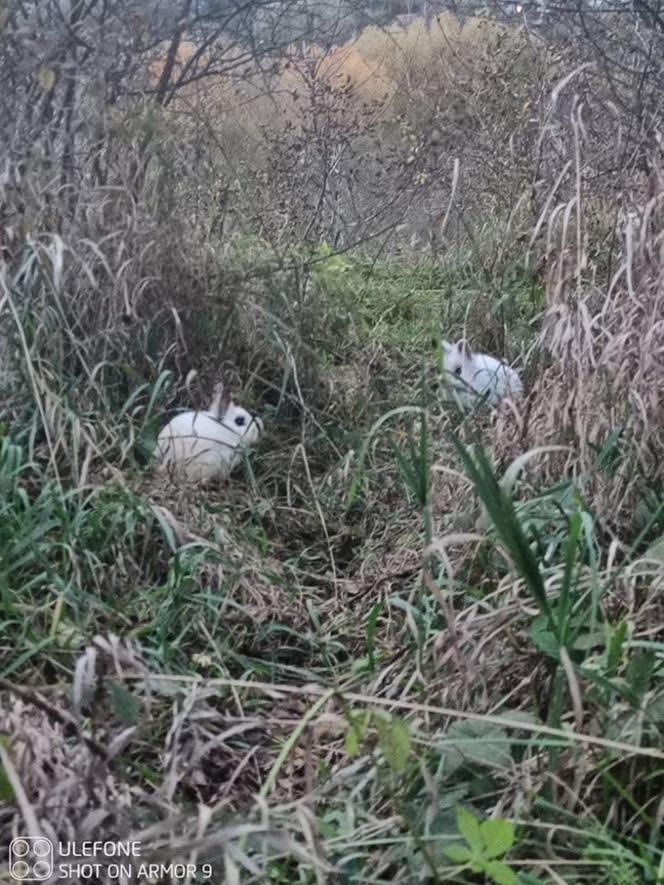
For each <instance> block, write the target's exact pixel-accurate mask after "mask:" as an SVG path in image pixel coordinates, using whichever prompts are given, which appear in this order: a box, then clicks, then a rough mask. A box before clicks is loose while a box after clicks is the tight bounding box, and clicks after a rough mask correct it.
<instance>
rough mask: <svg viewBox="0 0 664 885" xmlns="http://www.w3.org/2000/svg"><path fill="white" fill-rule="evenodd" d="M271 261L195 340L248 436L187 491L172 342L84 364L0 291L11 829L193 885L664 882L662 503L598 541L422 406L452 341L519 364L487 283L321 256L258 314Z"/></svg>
mask: <svg viewBox="0 0 664 885" xmlns="http://www.w3.org/2000/svg"><path fill="white" fill-rule="evenodd" d="M261 254H263V247H262V246H261V244H260V243H257V242H249V243H247V242H245V243H243V244H242V247H241V248H238V249H237V252H236V253H235V254H234V255H231V256H230V257H229V259H228V261H227V269H228V270H227V273H229V274H231V275H232V280H233V285H234V286H235V287H236V288H235V301H234V304H235V305H237V304H240V305H242V310H238V309H237V307H231V308H229V309H228V310H226V311H224V310H220V309H218V306H217V307H215V303H216V302H215V301H214V298H216V297H217V295H216V294H215V293H214V292H213V296H212V301H211V302H210V303H204V302H201V303H199V304H193V305H192V306H191V307H190V309H189V310H183V311H182V317H181V320H182V336H183V338H184V348H185V350H184V352H185V353H189V354H190V353H192V352H194V353H201V354H205V356H201V360H200V364H199V366H197V368H200V371H201V378H202V379H203V384H202V388H203V390H204V389H205V383H207V380H208V379H212V378H213V377H214V376H215V374H216V373H217V372H219V371H220V370H221V369H223V368H224V366H223V364H222V366H221V367H220V366H219V360H218V356H217V350H216V348H215V347H213V346H212V342H213V341H215V340H219V341H221V342H222V344H223V342H228V348H227V349H228V351H229V352H230V351H231V350H232V348H236V351H235V353H234V359H232V360H231V359H229V361H228V362H229V364H230V363H232V364H233V365H234V366H236V367H239V370H240V371H241V373H242V380H243V381H244V393H243V397H242V399H243V401H244V402H246V403H248V404H251V405H256V406H258V407H259V408H260V409H261V412H262V415H263V417H264V420H265V423H266V434H265V438H264V440H263V441H262V443H261V445H260V446H259V447H258V449H257V450H256V451H255V452H252V453H251V455H250V456H249V457H248V459H247V463H246V464H245V465H244V466H243V467H242V468H241V469H240V470H239V471H238V472H237V473H236V474H234V475H233V478H232V479H231V480H230V481H229V482H227V483H226V482H220V483H217V484H213V485H211V486H209V487H207V488H205V489H200V488H192V487H187V486H180V487H177V486H173V485H171V484H169V483H168V482H167V481H165V480H164V479H161V478H159V477H157V476H156V475H155V474H154V473H153V471H152V465H151V462H150V458H149V453H150V451H151V448H152V443H153V440H154V437H155V433H156V432H157V430H158V429H159V426H160V424H161V423H162V422H163V421H164V420H165V418H166V416H167V414H168V412H169V409H170V408H171V407H174V406H176V405H179V406H182V405H187V404H189V403H190V402H191V401H192V399H193V400H194V401H195V400H196V396H197V394H196V393H195V392H192V391H193V387H192V389H191V390H189V389H188V388H187V387H186V385H185V384H184V383H183V372H182V366H184V365H186V364H187V363H186V361H185V360H183V359H182V356H181V354H179V355H178V354H177V353H176V354H175V355H173V354H171V355H169V354H168V353H166V354H165V353H164V350H163V348H162V345H161V343H160V342H161V341H162V340H163V339H162V338H160V336H161V335H162V334H163V329H162V327H160V322H161V319H160V317H159V315H155V318H154V319H152V320H151V321H149V322H148V321H145V322H143V323H142V324H140V326H139V328H138V329H134V330H133V331H132V338H134V341H133V342H130V344H129V345H128V346H127V347H126V348H125V350H124V354H122V353H119V352H118V349H117V348H116V350H115V351H113V350H112V349H110V350H109V351H108V353H109V356H108V357H106V358H104V359H101V358H100V359H99V360H98V362H97V363H94V362H91V363H88V364H86V363H85V361H84V360H82V359H79V360H78V361H76V360H71V361H70V360H68V358H67V354H69V355H70V357H71V354H72V353H73V352H76V353H79V350H78V348H80V347H82V346H83V344H82V343H81V342H80V341H77V340H76V335H75V332H76V329H75V323H73V322H72V319H71V317H67V318H65V317H63V316H62V315H58V305H57V302H56V301H55V299H51V298H50V296H49V295H48V294H45V293H46V292H47V287H46V288H44V289H43V291H41V295H39V298H40V299H41V300H38V305H39V310H37V309H36V308H35V306H34V304H35V298H36V297H37V296H36V295H35V291H36V290H38V288H39V286H45V284H44V283H43V281H42V280H41V278H40V274H39V273H38V272H35V275H34V278H32V280H31V283H30V285H28V284H27V283H26V277H25V276H23V277H17V278H16V279H15V280H14V285H13V286H12V287H11V289H10V290H9V291H10V292H11V298H12V304H13V305H14V319H15V322H14V326H13V331H12V334H11V336H10V342H9V353H8V359H9V363H8V370H7V372H6V378H5V380H6V391H5V397H4V399H3V406H2V411H3V413H2V422H3V423H2V441H1V447H0V507H1V508H2V513H1V514H0V542H1V543H0V612H1V614H0V637H1V638H0V643H1V651H2V656H1V658H0V660H1V664H0V689H1V690H2V691H3V705H2V707H1V708H0V732H1V733H2V734H3V735H4V737H2V740H1V741H0V755H1V758H2V764H3V768H2V769H0V774H1V775H2V778H1V779H0V798H1V799H2V800H3V801H4V803H5V809H10V808H11V807H13V806H15V807H16V808H18V810H19V813H20V815H21V816H22V820H23V821H24V822H25V824H26V825H27V824H29V823H30V822H32V823H33V824H34V825H36V826H37V828H38V830H39V831H40V832H42V833H43V834H44V835H50V836H52V837H53V838H64V835H63V834H68V837H69V838H85V837H86V834H87V835H88V836H95V837H99V832H100V830H103V838H129V837H130V836H131V838H134V839H140V840H142V842H143V845H144V854H145V855H147V856H149V857H153V858H160V859H162V860H163V859H164V858H165V857H167V858H169V859H184V860H189V861H191V862H194V863H197V864H198V865H199V871H198V873H197V874H196V875H195V876H194V877H193V878H192V881H204V879H205V878H206V869H207V868H205V869H203V868H202V867H201V866H200V865H202V864H203V863H209V864H210V865H211V866H212V869H213V872H212V873H211V874H208V875H207V878H208V879H209V880H210V881H215V882H221V881H227V882H237V881H243V882H245V881H246V882H252V881H253V882H263V881H272V882H278V883H291V882H301V883H309V882H312V883H313V882H323V881H329V882H339V883H354V882H367V883H369V882H371V883H382V882H390V881H399V882H404V883H406V882H443V881H445V882H462V883H471V882H482V881H484V882H495V883H499V885H500V883H507V885H509V883H516V882H518V883H521V885H534V883H544V882H556V883H559V882H568V883H577V882H579V883H581V882H593V883H598V885H599V883H610V885H627V883H640V882H652V883H655V882H660V881H664V872H663V864H664V861H663V860H662V857H663V855H662V843H661V833H660V829H661V818H662V815H663V814H664V804H663V803H662V799H661V796H662V770H663V762H664V754H663V753H662V752H661V750H660V749H659V747H660V746H661V729H662V725H663V724H664V685H663V684H662V680H661V664H660V658H661V649H662V636H661V628H660V625H661V623H662V616H663V615H664V612H663V611H662V603H661V592H660V588H661V580H662V575H661V567H660V566H659V565H658V563H657V562H656V561H651V562H650V563H648V562H647V561H644V560H640V559H639V558H638V555H639V554H642V553H643V552H644V550H645V549H646V546H647V544H648V543H649V542H650V541H652V540H653V539H654V538H656V537H657V533H658V524H659V523H658V520H659V519H660V508H659V498H658V496H657V492H656V490H653V492H652V494H653V496H654V498H653V501H652V504H651V506H650V509H649V510H648V513H647V514H646V516H645V517H644V519H643V520H642V522H641V527H640V529H639V531H632V532H631V533H630V534H629V536H627V537H624V538H616V537H611V536H609V535H608V534H607V532H606V530H605V527H604V524H603V522H602V520H601V519H600V518H599V515H598V514H597V513H596V512H594V510H593V507H592V506H591V505H590V504H589V503H588V502H587V501H586V500H585V498H584V478H583V476H577V477H576V478H574V477H572V478H569V477H568V478H565V479H564V480H562V481H555V482H554V481H551V482H550V483H549V484H546V483H537V484H533V482H532V480H531V479H529V478H528V476H529V474H528V471H527V470H526V472H525V474H523V475H522V474H521V472H520V471H519V470H516V469H510V470H508V469H507V467H508V463H509V459H508V460H505V459H502V460H501V459H500V458H499V457H497V460H496V462H495V463H491V462H490V461H489V460H487V457H486V456H485V455H484V454H483V452H484V451H485V450H488V449H491V448H492V443H493V437H494V435H495V427H494V423H495V416H492V415H490V414H488V412H487V411H486V410H484V411H483V410H481V409H480V410H479V412H478V413H477V414H472V415H469V416H465V417H464V416H461V415H459V414H458V413H457V411H456V410H455V409H454V408H453V406H452V404H451V403H450V402H449V401H448V398H447V394H446V391H445V389H444V386H443V385H441V383H440V378H439V376H438V371H437V365H438V360H439V346H440V340H441V336H444V337H446V338H450V339H453V338H456V337H460V336H461V335H462V334H463V333H464V330H465V331H466V333H469V337H471V338H472V340H473V342H474V343H475V344H476V345H477V346H478V347H479V348H482V349H484V348H486V349H488V350H490V351H493V352H496V353H501V354H505V355H506V356H507V357H508V358H510V359H514V360H517V362H520V363H521V364H523V363H524V360H525V357H526V355H527V354H528V353H529V350H530V348H531V345H532V344H533V342H534V340H535V323H536V321H537V319H538V316H539V312H540V310H541V308H542V304H543V293H542V289H541V287H540V286H539V285H538V284H537V283H536V282H535V281H533V280H532V279H531V278H530V276H529V275H528V274H527V273H526V272H525V271H524V270H523V269H522V268H521V267H520V266H519V265H518V264H510V265H506V266H504V267H500V268H499V270H498V271H496V270H495V268H494V269H493V270H492V273H491V275H490V276H489V277H487V274H486V272H485V268H483V267H482V266H481V264H478V263H477V261H475V260H474V258H473V255H472V254H469V255H458V256H454V257H453V258H448V259H446V260H444V261H443V260H434V259H428V260H426V261H415V260H406V259H405V258H401V259H388V258H383V259H380V260H378V261H376V260H373V261H369V260H368V259H365V258H363V257H361V256H349V255H332V254H331V252H330V250H326V249H325V248H323V249H321V250H320V252H319V253H317V254H316V255H315V256H314V259H315V260H314V261H313V263H312V264H311V265H309V264H307V265H306V270H305V271H304V279H303V277H302V273H303V271H302V267H305V265H301V266H300V268H299V269H298V274H297V275H296V277H297V279H296V282H297V285H295V283H294V282H293V280H294V279H295V278H294V277H289V278H288V279H287V280H286V284H284V278H283V276H282V277H280V276H279V274H280V273H282V271H278V272H277V271H274V273H273V274H272V275H269V276H268V275H266V276H264V277H263V278H262V279H259V280H258V281H256V279H255V278H252V271H253V270H255V268H256V267H257V266H258V264H259V263H260V262H259V261H258V258H259V257H260V255H261ZM265 261H266V263H267V258H266V259H265ZM216 291H218V292H222V287H221V286H220V288H219V289H218V290H215V292H216ZM219 297H221V295H219ZM49 310H50V311H52V314H51V313H49ZM65 319H66V322H65V321H64V320H65ZM238 323H239V324H242V323H246V324H249V326H250V327H251V329H250V333H249V334H248V335H247V337H246V346H245V348H244V350H240V351H238V349H237V343H236V342H237V328H238V327H237V324H238ZM234 324H235V325H234ZM245 331H246V329H245ZM70 332H71V336H70V335H69V333H70ZM150 341H152V345H151V348H152V349H150V347H148V348H143V346H142V345H143V344H144V343H145V342H150ZM202 341H203V342H206V346H205V347H202V346H201V342H202ZM45 342H46V343H47V345H48V346H45ZM90 347H91V349H92V345H91V346H90ZM187 347H189V348H190V350H189V351H187V350H186V348H187ZM120 350H121V348H120ZM97 353H100V351H99V350H97ZM139 354H140V356H139ZM79 356H80V353H79ZM178 360H179V362H178ZM528 365H530V363H529V364H528ZM528 365H526V366H525V372H524V377H525V378H526V380H527V381H528V379H529V378H530V374H529V369H528ZM72 366H75V367H76V371H73V370H72ZM82 366H83V367H84V368H81V367H82ZM226 368H228V367H226ZM530 371H531V372H532V369H531V370H530ZM194 387H195V384H194ZM614 448H615V447H614ZM614 448H612V447H611V445H608V446H605V447H604V448H602V447H600V448H599V449H598V470H600V469H605V470H606V469H614V468H615V458H617V459H618V460H619V459H620V455H619V454H615V451H614ZM612 452H613V455H612ZM614 455H615V458H614V457H613V456H614ZM538 457H541V453H540V454H539V455H538V454H537V453H536V452H535V453H533V454H532V455H530V456H529V460H528V462H527V464H526V462H525V461H524V462H522V463H520V464H519V465H517V466H520V467H523V466H529V465H530V464H532V463H535V461H536V460H537V458H538ZM607 465H608V467H607ZM524 477H525V478H524ZM12 820H13V818H12V816H11V813H10V812H9V811H8V810H6V811H5V812H3V817H1V818H0V821H2V825H3V827H4V828H5V831H6V832H7V833H9V832H11V831H12V826H13V825H12ZM102 880H103V881H106V879H103V877H102ZM161 881H164V882H166V881H175V879H171V878H169V875H168V874H165V875H164V877H163V879H162V880H161Z"/></svg>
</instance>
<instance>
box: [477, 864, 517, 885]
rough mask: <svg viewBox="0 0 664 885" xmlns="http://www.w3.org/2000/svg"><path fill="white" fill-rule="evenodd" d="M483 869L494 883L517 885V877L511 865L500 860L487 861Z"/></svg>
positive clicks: (497, 884) (498, 884)
mask: <svg viewBox="0 0 664 885" xmlns="http://www.w3.org/2000/svg"><path fill="white" fill-rule="evenodd" d="M484 869H485V872H486V874H487V876H489V877H490V878H491V879H493V881H494V882H495V883H496V885H517V882H518V879H517V876H516V873H515V872H514V870H513V869H512V867H508V866H507V864H506V863H503V862H502V861H500V860H491V861H489V862H488V863H487V864H486V866H485V867H484Z"/></svg>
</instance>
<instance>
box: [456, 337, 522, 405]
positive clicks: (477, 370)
mask: <svg viewBox="0 0 664 885" xmlns="http://www.w3.org/2000/svg"><path fill="white" fill-rule="evenodd" d="M443 347H444V349H445V360H444V368H445V372H446V374H447V381H448V384H449V385H450V387H452V388H453V391H454V393H455V395H456V396H457V398H458V400H459V402H460V403H461V404H462V405H472V404H473V403H474V402H479V400H480V399H486V401H487V402H488V403H489V404H490V405H492V406H497V405H498V403H499V402H500V401H501V400H502V399H505V398H506V397H510V398H515V397H519V396H521V393H522V391H523V386H522V384H521V379H520V378H519V376H518V374H517V373H516V372H515V371H514V369H511V368H510V367H509V366H506V365H505V363H502V362H501V361H500V360H497V359H496V358H495V357H493V356H489V355H488V354H486V353H473V352H472V351H471V350H470V348H469V347H468V345H467V344H466V343H465V341H457V343H456V344H448V342H447V341H445V342H443Z"/></svg>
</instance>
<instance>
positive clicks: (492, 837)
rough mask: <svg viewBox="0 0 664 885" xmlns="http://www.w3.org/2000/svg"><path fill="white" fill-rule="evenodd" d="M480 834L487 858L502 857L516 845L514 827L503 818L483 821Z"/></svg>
mask: <svg viewBox="0 0 664 885" xmlns="http://www.w3.org/2000/svg"><path fill="white" fill-rule="evenodd" d="M480 833H481V835H482V841H483V842H484V852H483V853H484V856H485V857H486V858H493V857H500V856H502V855H503V854H505V852H506V851H509V849H510V848H511V847H512V844H513V843H514V827H513V826H512V824H511V823H510V822H509V821H508V820H505V818H502V817H491V818H489V819H488V820H485V821H482V823H481V824H480Z"/></svg>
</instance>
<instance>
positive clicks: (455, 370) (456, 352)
mask: <svg viewBox="0 0 664 885" xmlns="http://www.w3.org/2000/svg"><path fill="white" fill-rule="evenodd" d="M443 349H444V351H445V357H444V369H445V372H446V373H447V374H448V382H449V383H450V384H451V385H452V386H456V387H466V386H467V387H472V385H473V378H474V377H475V359H474V356H473V352H472V350H471V349H470V347H469V346H468V342H467V341H466V340H465V339H464V338H462V339H460V340H459V341H457V342H456V344H450V343H449V342H448V341H443Z"/></svg>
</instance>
